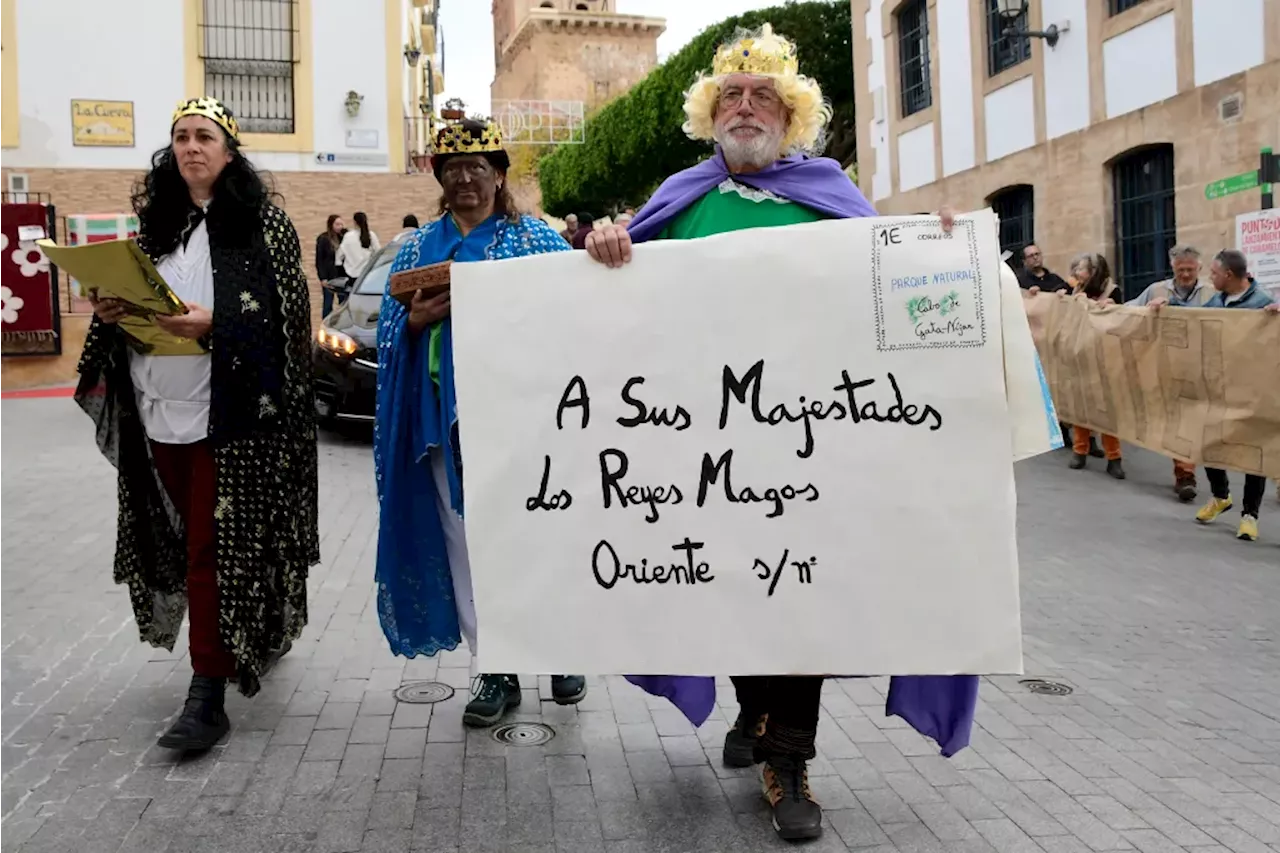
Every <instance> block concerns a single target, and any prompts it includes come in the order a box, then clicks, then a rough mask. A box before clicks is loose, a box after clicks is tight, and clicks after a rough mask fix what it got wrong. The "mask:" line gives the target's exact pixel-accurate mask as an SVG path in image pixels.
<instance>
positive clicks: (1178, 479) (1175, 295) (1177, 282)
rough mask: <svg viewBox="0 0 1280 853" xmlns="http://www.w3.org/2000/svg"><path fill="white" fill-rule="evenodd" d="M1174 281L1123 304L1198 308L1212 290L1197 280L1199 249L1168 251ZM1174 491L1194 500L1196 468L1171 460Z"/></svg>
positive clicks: (1156, 285)
mask: <svg viewBox="0 0 1280 853" xmlns="http://www.w3.org/2000/svg"><path fill="white" fill-rule="evenodd" d="M1169 263H1170V265H1171V266H1172V267H1173V278H1167V279H1165V280H1164V281H1157V282H1154V283H1152V284H1150V285H1148V286H1147V288H1146V290H1143V291H1142V292H1141V293H1139V294H1138V295H1137V296H1135V297H1134V298H1133V299H1130V300H1129V301H1128V302H1126V303H1125V305H1132V306H1134V307H1137V308H1141V307H1143V306H1149V307H1151V308H1155V309H1157V310H1158V309H1159V308H1160V307H1161V306H1164V305H1169V306H1173V307H1178V308H1200V307H1202V306H1203V305H1204V304H1205V303H1206V302H1208V301H1209V300H1210V299H1212V298H1213V295H1214V293H1215V291H1214V289H1213V287H1212V286H1211V285H1209V284H1207V283H1205V282H1203V281H1201V280H1200V270H1201V264H1200V250H1199V249H1197V248H1196V247H1195V246H1188V245H1185V244H1179V245H1177V246H1174V247H1173V248H1172V249H1170V250H1169ZM1173 491H1174V492H1175V493H1176V494H1177V495H1178V500H1180V501H1182V502H1183V503H1190V502H1191V501H1193V500H1195V499H1196V466H1195V465H1192V464H1191V463H1190V462H1183V461H1182V460H1181V459H1175V460H1173Z"/></svg>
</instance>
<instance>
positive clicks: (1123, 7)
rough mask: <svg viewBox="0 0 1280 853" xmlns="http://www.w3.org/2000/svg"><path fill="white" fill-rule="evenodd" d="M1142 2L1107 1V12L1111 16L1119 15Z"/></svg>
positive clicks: (1141, 0)
mask: <svg viewBox="0 0 1280 853" xmlns="http://www.w3.org/2000/svg"><path fill="white" fill-rule="evenodd" d="M1142 2H1144V0H1107V8H1108V11H1110V12H1111V14H1113V15H1119V14H1120V13H1121V12H1127V11H1128V10H1130V9H1132V8H1133V7H1134V6H1137V5H1138V4H1139V3H1142Z"/></svg>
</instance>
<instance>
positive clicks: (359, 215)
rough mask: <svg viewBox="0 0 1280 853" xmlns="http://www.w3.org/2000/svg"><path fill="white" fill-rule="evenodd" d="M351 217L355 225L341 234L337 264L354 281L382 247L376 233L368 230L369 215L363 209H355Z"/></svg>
mask: <svg viewBox="0 0 1280 853" xmlns="http://www.w3.org/2000/svg"><path fill="white" fill-rule="evenodd" d="M351 219H352V220H353V221H354V222H355V223H356V227H355V228H354V229H352V230H351V231H348V232H347V233H346V234H344V235H342V242H341V243H340V244H339V245H338V266H340V267H342V270H343V272H345V273H346V274H347V278H349V279H351V281H352V282H354V281H355V280H356V279H357V278H359V277H360V273H362V272H364V268H365V267H366V266H368V265H369V259H370V258H372V257H373V256H374V255H375V254H377V252H378V250H379V249H381V248H382V244H381V243H379V242H378V235H377V234H374V233H373V232H372V231H370V230H369V217H367V216H365V215H364V211H363V210H358V211H356V214H355V216H352V217H351Z"/></svg>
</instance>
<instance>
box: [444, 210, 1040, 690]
mask: <svg viewBox="0 0 1280 853" xmlns="http://www.w3.org/2000/svg"><path fill="white" fill-rule="evenodd" d="M995 234H996V229H995V223H994V218H993V216H992V215H991V214H990V212H984V213H980V214H975V215H973V216H971V217H965V218H962V219H960V220H958V221H957V224H956V226H955V229H954V232H953V233H952V234H951V235H944V234H943V233H942V231H941V228H940V226H939V224H938V220H937V219H936V218H924V219H919V218H917V219H888V218H884V219H857V220H843V221H828V222H820V223H814V224H810V225H802V226H794V227H787V228H762V229H753V230H750V231H742V232H737V233H730V234H723V235H719V236H716V237H710V238H707V239H702V240H690V241H662V242H657V243H652V244H647V245H643V246H638V247H636V250H635V256H634V260H633V261H632V263H630V264H629V265H627V266H626V267H625V268H623V269H621V270H610V269H606V268H605V267H603V266H602V265H600V264H596V263H594V262H592V261H591V260H590V259H589V258H587V256H586V254H585V253H583V252H573V253H569V252H566V253H563V254H554V255H541V256H537V257H532V258H526V259H520V260H514V261H501V262H492V263H468V264H455V265H454V267H453V294H454V296H453V321H452V333H453V353H454V361H455V365H456V387H457V394H458V412H459V418H460V421H459V430H460V436H461V447H462V453H463V466H462V467H463V477H464V493H465V501H466V524H467V540H468V547H469V552H470V561H471V570H472V578H473V582H474V588H475V597H476V607H477V612H478V618H479V620H480V623H481V624H482V625H483V626H484V635H483V641H482V642H481V643H480V647H479V650H478V652H479V655H480V667H481V669H482V671H485V672H635V673H670V674H678V675H680V674H682V675H706V674H715V673H729V672H731V673H736V674H752V673H780V672H785V673H858V674H877V673H878V674H895V675H910V674H952V673H1014V672H1018V671H1020V669H1021V664H1022V658H1021V629H1020V619H1019V600H1018V563H1017V552H1016V543H1015V535H1014V533H1015V530H1014V510H1015V504H1016V499H1015V495H1014V481H1013V470H1012V468H1013V466H1012V455H1013V452H1016V450H1015V448H1014V446H1013V443H1012V442H1011V424H1010V421H1011V416H1010V410H1009V407H1010V404H1011V400H1012V394H1011V393H1010V392H1008V391H1007V387H1006V367H1005V362H1004V338H1005V335H1004V333H1003V329H1002V319H1003V318H1002V307H1001V306H1002V285H1001V268H1000V264H999V260H998V258H999V249H998V246H997V243H996V238H995ZM1014 304H1015V305H1017V303H1016V302H1015V303H1014ZM1012 316H1013V317H1014V318H1015V322H1016V323H1019V324H1025V319H1024V315H1023V314H1022V312H1021V311H1020V310H1017V311H1015V312H1013V314H1012ZM1022 328H1023V334H1025V335H1026V341H1027V346H1026V350H1027V351H1028V352H1027V357H1028V358H1029V350H1030V335H1029V332H1027V331H1026V328H1025V325H1023V326H1022ZM1025 375H1026V376H1027V377H1028V378H1029V381H1030V382H1031V383H1032V385H1031V388H1030V389H1029V391H1020V393H1019V399H1021V400H1024V401H1030V403H1031V405H1032V409H1031V412H1032V417H1031V424H1030V426H1031V428H1032V429H1033V430H1035V431H1038V432H1039V434H1040V435H1041V437H1042V438H1041V441H1042V443H1043V444H1044V449H1047V447H1048V437H1047V433H1048V432H1049V430H1048V427H1047V424H1046V414H1045V410H1044V407H1043V395H1042V394H1041V392H1040V390H1039V385H1038V379H1037V378H1036V376H1035V371H1034V370H1033V369H1032V370H1028V371H1025ZM1029 434H1030V433H1028V435H1029ZM1026 440H1027V439H1026V438H1025V437H1024V439H1023V441H1024V442H1025V441H1026Z"/></svg>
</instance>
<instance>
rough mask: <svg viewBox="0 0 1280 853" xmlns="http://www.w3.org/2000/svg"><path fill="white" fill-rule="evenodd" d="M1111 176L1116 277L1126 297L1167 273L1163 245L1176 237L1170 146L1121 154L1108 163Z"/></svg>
mask: <svg viewBox="0 0 1280 853" xmlns="http://www.w3.org/2000/svg"><path fill="white" fill-rule="evenodd" d="M1111 171H1112V177H1113V180H1114V182H1115V237H1116V257H1117V260H1118V261H1119V264H1118V270H1117V274H1118V278H1117V280H1116V284H1118V285H1119V286H1120V288H1121V292H1122V293H1123V294H1124V297H1125V298H1126V299H1132V298H1133V297H1135V296H1137V295H1138V294H1139V293H1141V292H1142V290H1143V288H1145V287H1146V286H1147V285H1149V284H1151V282H1153V281H1162V280H1164V279H1166V278H1169V276H1170V274H1171V273H1172V270H1171V268H1170V264H1169V250H1170V249H1172V248H1173V244H1174V243H1175V242H1176V240H1177V233H1178V228H1177V217H1176V215H1175V213H1176V212H1175V209H1174V175H1173V146H1172V145H1156V146H1152V147H1150V148H1144V149H1141V150H1139V151H1135V152H1133V153H1130V154H1126V155H1124V156H1123V157H1121V158H1120V159H1119V160H1117V161H1116V162H1115V164H1114V165H1113V166H1112V167H1111Z"/></svg>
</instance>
